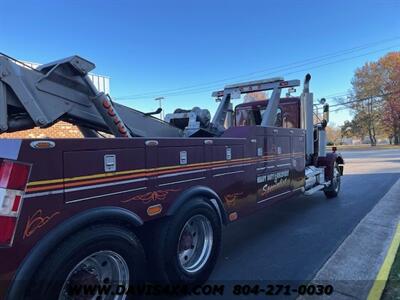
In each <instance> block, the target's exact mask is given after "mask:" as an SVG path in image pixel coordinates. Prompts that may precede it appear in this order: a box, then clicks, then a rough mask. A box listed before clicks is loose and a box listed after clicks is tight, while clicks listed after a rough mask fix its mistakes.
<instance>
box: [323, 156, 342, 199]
mask: <svg viewBox="0 0 400 300" xmlns="http://www.w3.org/2000/svg"><path fill="white" fill-rule="evenodd" d="M340 186H341V172H340V168H339V166H338V164H337V163H336V162H335V165H334V167H333V177H332V179H331V186H330V187H329V188H328V189H326V190H324V193H325V196H326V197H327V198H328V199H330V198H335V197H337V196H338V195H339V192H340Z"/></svg>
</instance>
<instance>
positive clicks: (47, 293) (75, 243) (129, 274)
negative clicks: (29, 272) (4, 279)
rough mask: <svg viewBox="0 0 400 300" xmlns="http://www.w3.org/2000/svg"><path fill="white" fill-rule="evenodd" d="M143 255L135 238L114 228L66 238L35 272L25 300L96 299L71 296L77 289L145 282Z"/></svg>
mask: <svg viewBox="0 0 400 300" xmlns="http://www.w3.org/2000/svg"><path fill="white" fill-rule="evenodd" d="M145 270H146V268H145V255H144V251H143V248H142V246H141V244H140V242H139V240H138V239H137V237H136V236H135V235H134V234H133V233H132V232H131V231H129V230H127V229H125V228H123V227H120V226H114V225H96V226H92V227H89V228H86V229H84V230H82V231H80V232H77V233H75V234H74V235H73V236H71V237H69V238H67V239H66V240H65V241H64V242H63V243H62V244H60V245H59V246H58V247H57V248H56V249H54V252H53V254H52V255H50V257H49V258H48V259H46V260H45V261H44V263H43V265H42V266H41V267H40V270H38V272H37V274H36V276H35V278H34V279H33V281H32V284H31V286H30V289H29V292H28V294H29V295H28V297H27V299H31V297H32V299H63V300H64V299H65V300H67V299H96V297H97V295H98V294H96V293H95V294H94V295H84V294H83V293H82V294H79V295H76V294H75V295H72V294H71V293H74V292H75V291H76V287H79V286H102V285H111V286H112V288H111V291H115V290H118V288H117V286H118V285H120V286H121V285H122V286H123V287H125V288H126V289H127V288H128V287H129V285H133V284H137V283H139V282H142V281H143V280H145ZM100 298H101V299H107V300H108V299H115V300H122V299H125V298H126V297H125V295H111V294H109V295H104V294H103V295H102V296H101V297H100ZM100 298H99V299H100Z"/></svg>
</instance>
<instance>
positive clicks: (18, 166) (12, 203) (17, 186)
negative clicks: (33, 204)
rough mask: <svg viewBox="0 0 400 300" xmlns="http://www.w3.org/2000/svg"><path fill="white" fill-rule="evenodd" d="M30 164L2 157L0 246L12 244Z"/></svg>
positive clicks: (0, 170) (0, 176)
mask: <svg viewBox="0 0 400 300" xmlns="http://www.w3.org/2000/svg"><path fill="white" fill-rule="evenodd" d="M29 172H30V166H29V165H26V164H22V163H18V162H14V161H10V160H2V159H0V246H11V244H12V241H13V239H14V234H15V229H16V227H17V220H18V217H19V215H20V211H21V206H22V199H23V196H24V192H25V188H26V184H27V183H28V179H29Z"/></svg>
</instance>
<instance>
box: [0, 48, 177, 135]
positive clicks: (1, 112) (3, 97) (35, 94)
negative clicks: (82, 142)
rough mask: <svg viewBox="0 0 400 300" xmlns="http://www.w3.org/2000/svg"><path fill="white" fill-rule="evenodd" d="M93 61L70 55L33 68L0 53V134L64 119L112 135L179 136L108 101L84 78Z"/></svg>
mask: <svg viewBox="0 0 400 300" xmlns="http://www.w3.org/2000/svg"><path fill="white" fill-rule="evenodd" d="M94 68H95V65H94V64H93V63H91V62H89V61H87V60H85V59H83V58H81V57H79V56H72V57H69V58H65V59H62V60H59V61H55V62H53V63H49V64H46V65H42V66H40V67H39V68H38V69H32V68H29V67H26V66H25V65H23V64H22V63H20V62H18V61H16V60H13V59H11V58H10V57H8V56H7V57H6V56H3V55H0V134H1V133H3V132H13V131H18V130H24V129H30V128H33V127H36V126H37V127H43V128H44V127H48V126H51V125H52V124H54V123H56V122H58V121H66V122H69V123H72V124H75V125H77V126H79V127H80V128H83V130H82V131H83V132H84V133H85V135H86V136H95V135H94V134H90V132H89V131H88V130H85V129H84V128H86V129H92V130H98V131H104V132H107V133H111V134H114V135H115V136H116V137H132V136H165V137H179V136H182V135H183V134H182V131H181V130H180V129H178V128H175V127H173V126H171V125H169V124H168V123H166V122H164V121H161V120H159V119H156V118H154V117H151V116H149V115H147V114H144V113H142V112H139V111H137V110H134V109H132V108H129V107H126V106H124V105H120V104H117V103H113V101H112V100H111V98H110V97H109V96H108V95H105V94H104V93H101V92H98V91H97V89H96V88H95V86H94V85H93V83H92V82H91V81H90V79H89V77H88V76H87V74H88V72H90V71H91V70H93V69H94Z"/></svg>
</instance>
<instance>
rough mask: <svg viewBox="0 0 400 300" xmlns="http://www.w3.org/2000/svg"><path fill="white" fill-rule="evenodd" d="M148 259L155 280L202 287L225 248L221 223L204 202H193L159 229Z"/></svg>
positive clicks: (158, 227)
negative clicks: (222, 243)
mask: <svg viewBox="0 0 400 300" xmlns="http://www.w3.org/2000/svg"><path fill="white" fill-rule="evenodd" d="M154 238H155V240H153V242H152V243H151V244H152V245H150V247H151V250H150V254H149V257H148V261H149V262H150V265H151V269H152V272H151V274H157V275H158V276H156V277H154V278H152V279H153V281H158V282H159V281H161V282H162V283H172V284H174V283H179V284H187V285H192V284H201V283H204V282H205V281H206V280H207V278H208V277H209V275H210V274H211V272H212V270H213V268H214V266H215V264H216V261H217V258H218V255H219V253H220V249H221V220H220V218H219V215H218V213H217V212H216V210H215V209H214V208H213V207H212V206H211V205H210V204H209V203H207V202H205V201H204V200H202V199H191V200H189V201H188V202H187V203H186V204H185V205H184V206H183V207H181V208H180V209H179V211H178V212H177V213H176V214H175V215H174V216H172V217H169V219H166V220H163V221H162V222H160V223H159V224H158V226H157V228H156V230H155V233H154Z"/></svg>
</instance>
